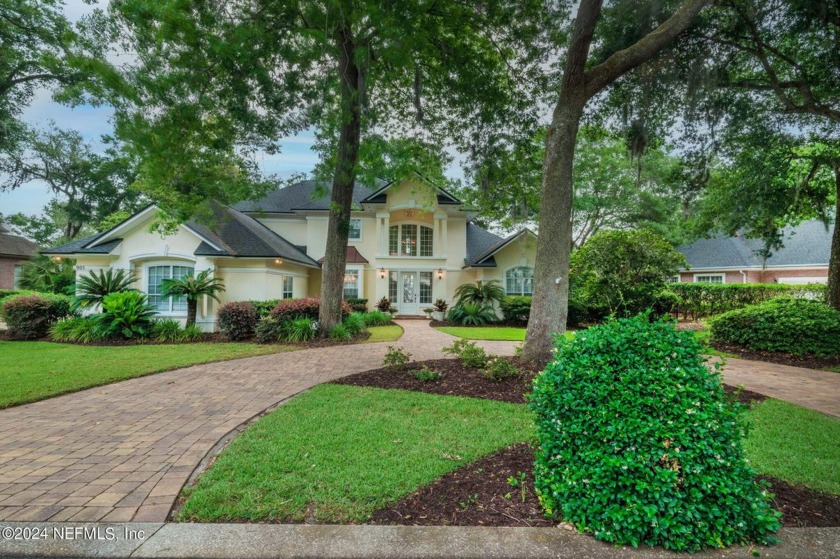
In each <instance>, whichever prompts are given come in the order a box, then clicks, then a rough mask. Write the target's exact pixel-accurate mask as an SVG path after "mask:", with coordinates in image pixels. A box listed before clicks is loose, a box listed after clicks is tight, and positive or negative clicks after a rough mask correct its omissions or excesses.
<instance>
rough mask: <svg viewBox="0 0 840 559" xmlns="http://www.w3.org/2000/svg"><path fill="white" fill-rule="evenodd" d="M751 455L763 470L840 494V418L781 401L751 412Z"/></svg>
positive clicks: (746, 445)
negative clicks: (839, 419) (838, 419)
mask: <svg viewBox="0 0 840 559" xmlns="http://www.w3.org/2000/svg"><path fill="white" fill-rule="evenodd" d="M748 421H749V424H750V432H749V434H748V435H747V439H746V441H745V442H744V448H745V450H746V452H747V457H748V458H749V459H750V461H751V462H752V464H753V466H754V467H755V468H756V469H757V470H758V471H759V472H761V473H763V474H767V475H770V476H773V477H776V478H779V479H783V480H785V481H788V482H791V483H800V484H804V485H807V486H808V487H810V488H811V489H816V490H818V491H825V492H828V493H834V494H838V495H840V467H838V465H840V445H838V443H837V441H840V421H837V420H836V419H832V418H830V417H828V416H825V415H823V414H821V413H819V412H815V411H813V410H809V409H806V408H801V407H799V406H794V405H793V404H788V403H787V402H781V401H779V400H765V401H764V402H762V403H760V404H758V405H757V406H756V407H755V408H753V409H752V410H751V411H750V412H749V414H748Z"/></svg>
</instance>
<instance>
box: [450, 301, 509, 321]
mask: <svg viewBox="0 0 840 559" xmlns="http://www.w3.org/2000/svg"><path fill="white" fill-rule="evenodd" d="M449 320H451V321H452V322H457V323H458V324H463V325H464V326H484V325H485V324H488V323H490V322H496V320H498V317H497V316H496V311H494V310H493V307H491V306H490V305H486V304H484V303H479V302H478V301H470V302H467V303H458V304H457V305H455V306H454V307H452V308H451V309H449Z"/></svg>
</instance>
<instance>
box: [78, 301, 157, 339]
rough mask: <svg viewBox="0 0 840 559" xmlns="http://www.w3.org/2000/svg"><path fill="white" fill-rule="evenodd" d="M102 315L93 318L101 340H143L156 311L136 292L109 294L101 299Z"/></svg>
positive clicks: (149, 329)
mask: <svg viewBox="0 0 840 559" xmlns="http://www.w3.org/2000/svg"><path fill="white" fill-rule="evenodd" d="M102 310H103V311H104V312H103V313H102V314H98V315H95V316H94V317H93V320H94V322H95V323H96V328H95V330H96V332H97V334H98V335H100V336H102V337H103V338H114V337H123V338H145V337H147V336H148V335H149V333H150V332H151V329H152V320H153V319H154V317H155V314H156V311H155V308H154V307H153V306H151V305H150V304H149V302H148V299H147V298H146V295H145V294H143V293H140V292H138V291H121V292H119V293H111V294H109V295H106V296H105V297H104V298H103V299H102Z"/></svg>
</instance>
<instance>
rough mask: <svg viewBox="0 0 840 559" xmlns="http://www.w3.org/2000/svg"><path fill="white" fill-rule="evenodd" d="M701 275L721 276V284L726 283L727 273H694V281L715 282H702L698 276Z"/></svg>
mask: <svg viewBox="0 0 840 559" xmlns="http://www.w3.org/2000/svg"><path fill="white" fill-rule="evenodd" d="M700 277H719V278H720V283H721V284H724V283H726V274H710V273H704V274H694V283H713V282H701V281H700V280H699V279H697V278H700Z"/></svg>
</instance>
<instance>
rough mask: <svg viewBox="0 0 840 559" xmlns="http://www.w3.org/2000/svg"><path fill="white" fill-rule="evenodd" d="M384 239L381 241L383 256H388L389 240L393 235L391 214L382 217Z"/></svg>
mask: <svg viewBox="0 0 840 559" xmlns="http://www.w3.org/2000/svg"><path fill="white" fill-rule="evenodd" d="M382 231H383V233H382V237H381V238H380V239H379V242H380V243H381V244H380V246H381V248H382V256H388V239H389V238H390V235H391V214H385V215H384V216H383V217H382Z"/></svg>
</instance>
